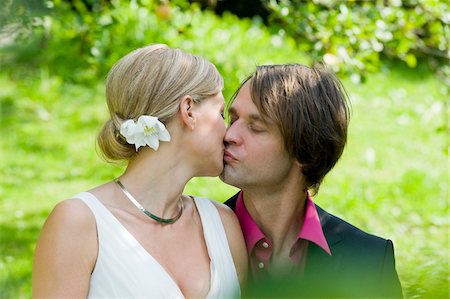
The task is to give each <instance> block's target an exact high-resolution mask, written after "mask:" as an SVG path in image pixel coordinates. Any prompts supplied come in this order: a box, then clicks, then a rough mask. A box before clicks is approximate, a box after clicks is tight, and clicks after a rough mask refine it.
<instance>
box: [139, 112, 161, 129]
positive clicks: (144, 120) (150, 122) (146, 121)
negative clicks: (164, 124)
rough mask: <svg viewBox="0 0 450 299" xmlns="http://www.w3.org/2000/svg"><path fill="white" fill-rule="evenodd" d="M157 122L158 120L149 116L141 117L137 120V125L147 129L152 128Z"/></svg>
mask: <svg viewBox="0 0 450 299" xmlns="http://www.w3.org/2000/svg"><path fill="white" fill-rule="evenodd" d="M157 122H158V118H157V117H154V116H150V115H141V116H140V117H139V119H138V123H139V124H140V125H141V126H142V127H145V126H147V127H149V128H152V127H154V126H155V124H156V123H157Z"/></svg>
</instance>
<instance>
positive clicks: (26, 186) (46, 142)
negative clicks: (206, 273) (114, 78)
mask: <svg viewBox="0 0 450 299" xmlns="http://www.w3.org/2000/svg"><path fill="white" fill-rule="evenodd" d="M344 83H345V85H346V86H347V89H348V91H349V93H350V96H351V98H352V102H353V108H352V120H351V125H350V134H349V143H348V146H347V148H346V150H345V152H344V155H343V158H342V159H341V161H340V162H339V163H338V165H337V166H336V168H335V169H334V170H333V171H332V172H331V174H330V175H329V176H328V177H327V178H326V179H325V181H324V183H323V184H322V186H321V189H320V192H319V194H318V195H317V196H316V202H317V203H318V204H319V205H321V206H322V207H323V208H325V209H327V210H329V211H330V212H333V213H335V214H337V215H339V216H340V217H342V218H344V219H346V220H347V221H349V222H351V223H353V224H355V225H357V226H359V227H361V228H363V229H365V230H367V231H369V232H372V233H374V234H377V235H380V236H383V237H385V238H389V239H392V240H393V241H394V245H395V253H396V260H397V269H398V272H399V275H400V279H401V282H402V285H403V288H404V294H405V296H406V297H407V298H448V295H449V285H448V283H449V269H448V266H449V264H448V262H449V260H448V228H449V223H448V160H447V159H448V137H447V136H448V135H447V134H448V127H447V118H448V110H447V109H448V106H446V105H448V104H447V103H446V102H445V101H444V98H445V92H444V91H443V90H444V88H443V86H441V85H440V82H439V81H437V80H436V79H435V78H433V77H432V76H430V75H420V74H412V75H411V74H408V73H407V72H404V71H401V70H399V71H398V72H393V73H388V74H382V73H380V74H377V75H374V76H371V77H369V79H368V82H367V83H366V84H363V85H354V84H352V83H351V82H348V81H345V82H344ZM0 86H1V88H0V105H1V106H0V108H1V110H0V116H1V118H0V125H1V126H0V134H1V138H0V145H1V147H0V161H1V168H0V297H1V298H29V297H30V295H31V265H32V256H33V251H34V247H35V242H36V240H37V237H38V234H39V230H40V227H41V226H42V224H43V222H44V221H45V218H46V216H47V215H48V213H49V212H50V210H51V208H52V207H53V206H54V205H55V204H56V203H57V202H59V201H61V200H63V199H65V198H67V197H70V196H71V195H73V194H75V193H77V192H80V191H83V190H86V189H88V188H91V187H93V186H95V185H97V184H100V183H101V182H104V181H106V180H110V179H112V178H114V177H115V176H117V175H118V174H119V173H120V172H121V171H122V168H121V167H118V166H111V165H108V164H106V163H104V162H103V161H102V160H101V159H100V158H98V156H97V155H96V151H95V135H96V133H97V131H98V130H99V128H100V126H101V124H102V122H103V121H104V120H105V119H106V117H107V112H106V107H105V104H104V98H103V95H104V92H103V86H102V85H101V84H99V85H98V86H97V87H96V88H86V87H81V86H75V85H69V84H65V83H63V82H61V80H59V79H57V78H52V77H49V76H48V75H47V74H46V73H45V72H42V73H41V75H40V76H38V77H36V78H34V79H33V80H31V79H29V80H25V81H14V80H12V79H10V78H8V77H6V76H4V75H0ZM235 87H236V86H232V87H231V88H230V87H229V88H230V90H231V89H233V88H235ZM227 96H229V95H227ZM185 191H186V193H191V194H196V195H200V196H205V197H209V198H212V199H215V200H218V201H224V200H226V199H227V198H228V197H229V196H231V195H232V194H234V192H235V191H236V189H235V188H233V187H229V186H226V185H224V184H222V183H221V182H220V181H219V180H218V179H217V178H199V179H194V180H193V181H192V182H190V183H189V185H188V186H187V188H186V190H185Z"/></svg>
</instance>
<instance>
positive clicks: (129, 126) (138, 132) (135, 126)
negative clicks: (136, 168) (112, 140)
mask: <svg viewBox="0 0 450 299" xmlns="http://www.w3.org/2000/svg"><path fill="white" fill-rule="evenodd" d="M120 134H122V136H123V137H125V138H126V140H127V142H128V143H129V144H134V146H135V147H136V151H137V150H138V148H139V147H141V146H146V145H148V146H149V147H151V148H152V149H154V150H155V151H156V150H158V147H159V141H160V140H161V141H170V134H169V131H167V129H166V127H165V126H164V124H163V123H162V122H160V121H159V120H158V118H157V117H154V116H149V115H142V116H140V117H139V119H138V121H137V122H134V121H133V120H132V119H129V120H127V121H125V122H123V123H122V125H121V126H120Z"/></svg>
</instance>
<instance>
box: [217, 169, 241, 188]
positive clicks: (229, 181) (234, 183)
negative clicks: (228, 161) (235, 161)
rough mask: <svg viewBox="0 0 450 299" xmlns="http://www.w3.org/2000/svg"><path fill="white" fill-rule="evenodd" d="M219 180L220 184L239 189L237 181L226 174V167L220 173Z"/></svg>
mask: <svg viewBox="0 0 450 299" xmlns="http://www.w3.org/2000/svg"><path fill="white" fill-rule="evenodd" d="M219 178H220V180H221V181H222V182H224V183H225V184H227V185H230V186H233V187H236V188H240V187H239V184H237V181H238V180H236V179H233V176H231V175H230V174H229V173H227V170H226V165H225V167H224V168H223V171H222V173H221V174H220V175H219Z"/></svg>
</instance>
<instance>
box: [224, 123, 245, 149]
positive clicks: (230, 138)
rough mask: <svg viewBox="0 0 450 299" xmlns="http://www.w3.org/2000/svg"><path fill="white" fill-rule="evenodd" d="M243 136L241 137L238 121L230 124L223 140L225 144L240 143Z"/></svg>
mask: <svg viewBox="0 0 450 299" xmlns="http://www.w3.org/2000/svg"><path fill="white" fill-rule="evenodd" d="M241 140H242V138H241V137H240V134H239V130H238V126H237V124H236V122H234V123H232V124H230V125H229V127H228V128H227V130H226V132H225V136H224V138H223V141H224V143H225V144H240V142H241Z"/></svg>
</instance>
